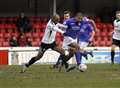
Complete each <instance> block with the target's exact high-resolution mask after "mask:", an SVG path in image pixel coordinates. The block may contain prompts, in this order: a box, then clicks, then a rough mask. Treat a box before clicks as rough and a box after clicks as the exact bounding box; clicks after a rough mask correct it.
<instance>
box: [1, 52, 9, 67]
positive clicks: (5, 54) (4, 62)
mask: <svg viewBox="0 0 120 88" xmlns="http://www.w3.org/2000/svg"><path fill="white" fill-rule="evenodd" d="M7 64H8V50H0V65H7Z"/></svg>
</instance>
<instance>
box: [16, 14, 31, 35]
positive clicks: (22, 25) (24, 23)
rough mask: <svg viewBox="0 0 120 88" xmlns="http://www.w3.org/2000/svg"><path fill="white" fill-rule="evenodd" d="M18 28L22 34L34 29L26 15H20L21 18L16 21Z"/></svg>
mask: <svg viewBox="0 0 120 88" xmlns="http://www.w3.org/2000/svg"><path fill="white" fill-rule="evenodd" d="M16 26H17V27H18V31H19V32H21V33H24V32H30V31H31V29H32V27H31V24H30V21H29V19H28V18H27V17H26V16H25V15H24V13H20V16H19V18H18V19H17V21H16Z"/></svg>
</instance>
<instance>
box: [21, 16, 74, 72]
mask: <svg viewBox="0 0 120 88" xmlns="http://www.w3.org/2000/svg"><path fill="white" fill-rule="evenodd" d="M59 20H60V16H59V15H58V14H56V15H54V16H53V17H52V18H51V19H50V20H49V22H48V23H47V25H46V29H45V34H44V36H43V38H42V43H41V45H40V48H39V52H38V54H37V56H35V57H32V58H31V60H30V61H29V62H28V63H26V64H25V65H23V68H22V71H21V72H25V71H26V69H27V68H28V67H29V66H31V65H32V64H33V63H35V62H36V61H37V60H39V59H40V58H41V57H42V56H43V54H44V52H45V51H46V50H47V49H49V48H51V49H52V50H55V51H57V52H59V53H60V54H62V55H64V56H65V57H67V56H69V55H71V54H72V53H74V52H75V50H73V51H72V50H71V49H70V50H71V51H69V50H67V51H66V50H64V49H62V48H61V47H58V46H56V43H55V37H56V32H60V33H62V34H63V33H64V31H63V30H61V29H60V28H62V27H63V28H65V26H64V25H62V24H60V23H59ZM59 27H60V28H59ZM66 52H67V53H66ZM68 54H69V55H68Z"/></svg>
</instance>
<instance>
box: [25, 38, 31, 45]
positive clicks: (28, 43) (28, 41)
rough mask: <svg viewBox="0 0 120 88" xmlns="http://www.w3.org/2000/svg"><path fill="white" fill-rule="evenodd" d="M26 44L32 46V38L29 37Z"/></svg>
mask: <svg viewBox="0 0 120 88" xmlns="http://www.w3.org/2000/svg"><path fill="white" fill-rule="evenodd" d="M26 46H32V38H27V42H26Z"/></svg>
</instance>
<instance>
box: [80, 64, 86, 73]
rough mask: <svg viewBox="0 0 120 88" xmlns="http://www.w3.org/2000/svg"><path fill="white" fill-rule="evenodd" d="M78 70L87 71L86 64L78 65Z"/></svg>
mask: <svg viewBox="0 0 120 88" xmlns="http://www.w3.org/2000/svg"><path fill="white" fill-rule="evenodd" d="M79 70H80V71H81V72H85V71H86V70H87V65H86V64H80V65H79Z"/></svg>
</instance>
